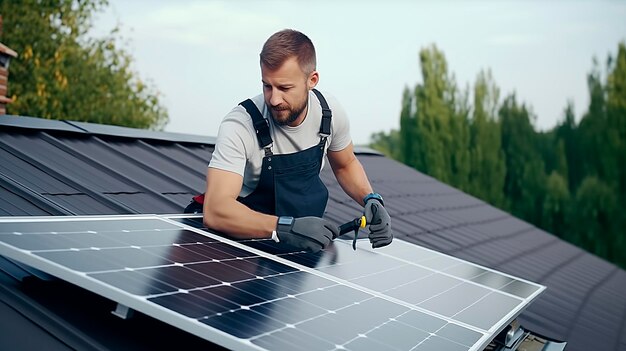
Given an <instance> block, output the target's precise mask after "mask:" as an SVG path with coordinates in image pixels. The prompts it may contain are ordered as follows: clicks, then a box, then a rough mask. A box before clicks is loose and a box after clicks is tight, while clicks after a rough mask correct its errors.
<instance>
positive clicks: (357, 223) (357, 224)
mask: <svg viewBox="0 0 626 351" xmlns="http://www.w3.org/2000/svg"><path fill="white" fill-rule="evenodd" d="M366 224H367V223H366V221H365V216H361V217H358V218H355V219H353V220H351V221H350V222H347V223H344V224H342V225H340V226H339V235H340V236H341V235H343V234H345V233H349V232H351V231H354V239H352V248H353V249H354V250H356V239H357V237H358V236H359V229H360V228H365V225H366Z"/></svg>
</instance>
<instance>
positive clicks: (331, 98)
mask: <svg viewBox="0 0 626 351" xmlns="http://www.w3.org/2000/svg"><path fill="white" fill-rule="evenodd" d="M316 90H317V91H318V92H319V93H320V94H321V95H322V96H323V97H324V99H325V100H326V102H327V103H328V107H329V108H330V110H331V111H332V114H333V120H334V119H335V118H338V119H341V120H345V119H347V116H346V111H345V110H344V108H343V106H342V105H341V103H340V102H339V100H338V99H337V98H336V97H335V95H333V94H332V93H329V92H328V91H322V90H319V89H316ZM311 95H312V96H313V97H312V99H314V101H315V102H316V103H317V105H318V106H320V111H321V102H320V100H319V99H318V97H317V95H316V94H315V93H314V92H313V91H311Z"/></svg>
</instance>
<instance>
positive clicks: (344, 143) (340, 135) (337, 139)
mask: <svg viewBox="0 0 626 351" xmlns="http://www.w3.org/2000/svg"><path fill="white" fill-rule="evenodd" d="M328 100H329V101H328V103H329V105H330V108H331V110H332V111H333V119H332V140H331V142H330V145H329V146H328V149H329V150H330V151H341V150H343V149H345V148H346V147H348V145H350V143H351V142H352V137H350V121H349V120H348V116H347V115H346V111H345V110H344V109H343V106H341V104H339V102H338V101H337V100H336V99H335V98H334V97H332V96H329V99H328Z"/></svg>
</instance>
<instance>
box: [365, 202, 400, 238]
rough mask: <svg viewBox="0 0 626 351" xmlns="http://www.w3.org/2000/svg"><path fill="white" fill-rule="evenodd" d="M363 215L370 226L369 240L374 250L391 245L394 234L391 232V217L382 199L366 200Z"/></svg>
mask: <svg viewBox="0 0 626 351" xmlns="http://www.w3.org/2000/svg"><path fill="white" fill-rule="evenodd" d="M365 199H366V200H365V201H366V202H365V209H364V210H363V215H364V216H365V220H366V221H367V224H369V226H370V234H369V239H370V243H371V244H372V248H374V249H375V248H378V247H383V246H387V245H389V244H391V241H392V240H393V233H392V232H391V217H389V213H387V210H385V207H384V206H383V202H382V197H380V195H378V197H369V196H367V197H366V198H365Z"/></svg>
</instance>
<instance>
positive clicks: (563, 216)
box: [541, 171, 570, 236]
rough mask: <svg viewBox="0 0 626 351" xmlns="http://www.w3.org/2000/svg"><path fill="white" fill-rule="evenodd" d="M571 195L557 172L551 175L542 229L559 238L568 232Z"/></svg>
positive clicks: (545, 199) (545, 200)
mask: <svg viewBox="0 0 626 351" xmlns="http://www.w3.org/2000/svg"><path fill="white" fill-rule="evenodd" d="M569 206H570V194H569V190H568V189H567V181H566V180H565V178H564V177H563V176H562V175H561V174H559V173H558V172H556V171H553V172H552V173H550V176H548V180H547V184H546V196H545V197H544V199H543V206H542V207H543V213H542V214H543V218H542V221H541V223H542V227H543V228H544V229H545V230H547V231H549V232H551V233H553V234H556V235H558V236H563V235H564V234H565V232H566V231H567V226H566V224H567V221H568V219H569V217H568V215H569V212H568V211H569Z"/></svg>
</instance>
